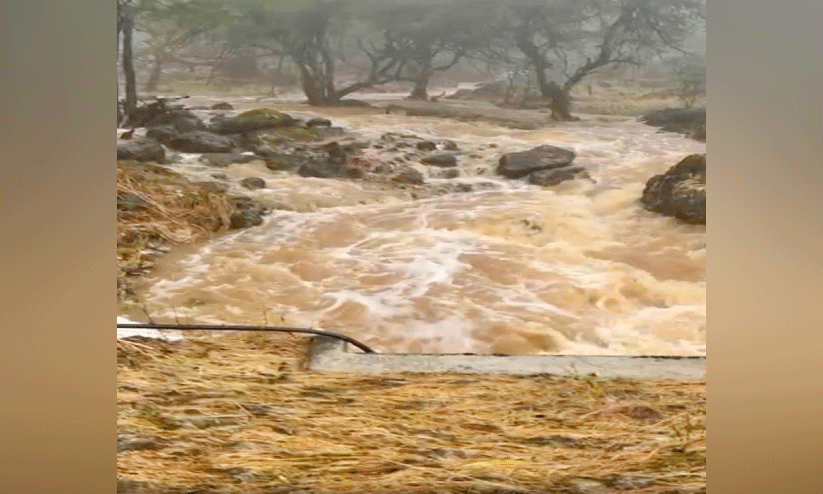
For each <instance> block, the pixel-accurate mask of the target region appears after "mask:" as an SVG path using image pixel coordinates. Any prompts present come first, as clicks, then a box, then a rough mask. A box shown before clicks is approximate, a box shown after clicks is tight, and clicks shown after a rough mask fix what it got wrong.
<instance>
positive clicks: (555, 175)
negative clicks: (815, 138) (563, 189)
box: [529, 166, 589, 187]
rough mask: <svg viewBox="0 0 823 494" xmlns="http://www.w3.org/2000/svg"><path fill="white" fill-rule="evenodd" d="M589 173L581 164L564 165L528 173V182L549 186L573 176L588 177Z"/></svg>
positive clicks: (570, 178)
mask: <svg viewBox="0 0 823 494" xmlns="http://www.w3.org/2000/svg"><path fill="white" fill-rule="evenodd" d="M588 177H589V174H588V172H586V169H585V168H583V167H582V166H566V167H563V168H555V169H553V170H540V171H537V172H534V173H532V174H531V175H529V183H530V184H533V185H542V186H544V187H549V186H552V185H557V184H559V183H561V182H565V181H566V180H572V179H574V178H588Z"/></svg>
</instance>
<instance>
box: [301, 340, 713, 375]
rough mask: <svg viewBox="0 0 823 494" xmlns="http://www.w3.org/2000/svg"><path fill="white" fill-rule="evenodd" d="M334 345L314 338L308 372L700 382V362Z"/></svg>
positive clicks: (695, 359)
mask: <svg viewBox="0 0 823 494" xmlns="http://www.w3.org/2000/svg"><path fill="white" fill-rule="evenodd" d="M350 346H351V345H349V344H348V343H345V342H343V341H340V340H336V339H332V338H327V337H324V336H319V337H316V338H314V339H313V340H312V344H311V348H310V350H309V357H308V368H309V369H310V370H312V371H315V372H340V373H362V374H381V373H391V372H411V373H456V374H511V375H521V376H523V375H535V374H550V375H557V376H570V377H572V376H585V375H592V374H594V375H596V376H598V377H611V378H617V377H622V378H632V379H705V377H706V358H705V357H651V356H649V357H647V356H639V357H623V356H570V355H528V356H492V355H428V354H426V355H421V354H386V353H378V354H366V353H360V352H359V351H358V350H352V349H351V348H350Z"/></svg>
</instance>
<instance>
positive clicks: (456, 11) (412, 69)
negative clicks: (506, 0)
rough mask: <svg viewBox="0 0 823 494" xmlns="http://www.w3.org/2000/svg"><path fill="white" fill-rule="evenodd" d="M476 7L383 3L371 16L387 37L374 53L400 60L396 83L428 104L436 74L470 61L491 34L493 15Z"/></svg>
mask: <svg viewBox="0 0 823 494" xmlns="http://www.w3.org/2000/svg"><path fill="white" fill-rule="evenodd" d="M486 7H487V6H485V5H479V4H478V3H477V2H471V3H469V2H466V1H458V2H451V3H448V4H443V3H437V4H425V3H423V4H421V3H414V4H409V3H400V2H395V3H393V4H384V5H383V6H382V7H381V8H380V9H378V10H376V11H374V12H373V13H372V14H371V20H372V23H373V24H374V27H375V29H377V30H378V31H380V32H382V36H383V40H382V42H383V48H382V50H377V49H376V48H375V46H374V45H372V50H371V52H372V53H374V52H378V51H379V52H381V53H383V54H384V56H386V57H388V58H391V59H394V60H397V62H398V66H399V67H402V69H401V70H399V71H396V73H395V76H394V79H395V80H400V81H409V82H412V83H414V88H413V89H412V92H411V94H410V95H409V98H410V99H428V94H427V87H428V84H429V81H430V80H431V77H432V76H433V75H434V73H435V72H438V71H445V70H448V69H450V68H452V67H454V66H455V65H456V64H457V63H458V62H460V60H461V59H463V58H465V57H468V56H471V55H472V53H474V52H475V51H477V50H478V48H479V47H481V46H483V44H484V43H485V42H487V41H488V40H487V39H486V38H487V37H488V36H490V35H491V33H490V29H489V28H490V27H491V25H492V22H491V21H492V18H491V16H490V15H489V13H490V12H492V11H491V10H490V9H488V8H486Z"/></svg>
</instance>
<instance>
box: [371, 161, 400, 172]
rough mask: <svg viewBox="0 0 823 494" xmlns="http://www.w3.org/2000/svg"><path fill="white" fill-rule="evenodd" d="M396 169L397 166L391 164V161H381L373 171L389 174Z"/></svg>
mask: <svg viewBox="0 0 823 494" xmlns="http://www.w3.org/2000/svg"><path fill="white" fill-rule="evenodd" d="M394 170H395V167H394V166H392V165H390V164H389V163H381V164H379V165H377V166H376V167H374V170H373V171H374V173H380V174H389V173H392V172H394Z"/></svg>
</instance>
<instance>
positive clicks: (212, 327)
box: [117, 323, 377, 353]
mask: <svg viewBox="0 0 823 494" xmlns="http://www.w3.org/2000/svg"><path fill="white" fill-rule="evenodd" d="M117 327H118V328H123V329H173V330H178V331H186V330H196V331H259V332H280V333H306V334H316V335H320V336H328V337H329V338H336V339H338V340H343V341H345V342H347V343H351V344H352V345H354V346H356V347H357V348H359V349H361V350H363V352H364V353H377V352H375V351H374V350H372V349H371V348H369V347H367V346H366V345H364V344H363V343H360V342H359V341H357V340H355V339H354V338H352V337H350V336H346V335H344V334H340V333H332V332H331V331H323V330H321V329H311V328H288V327H282V326H239V325H225V326H222V325H217V324H154V323H151V324H143V323H118V324H117Z"/></svg>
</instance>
